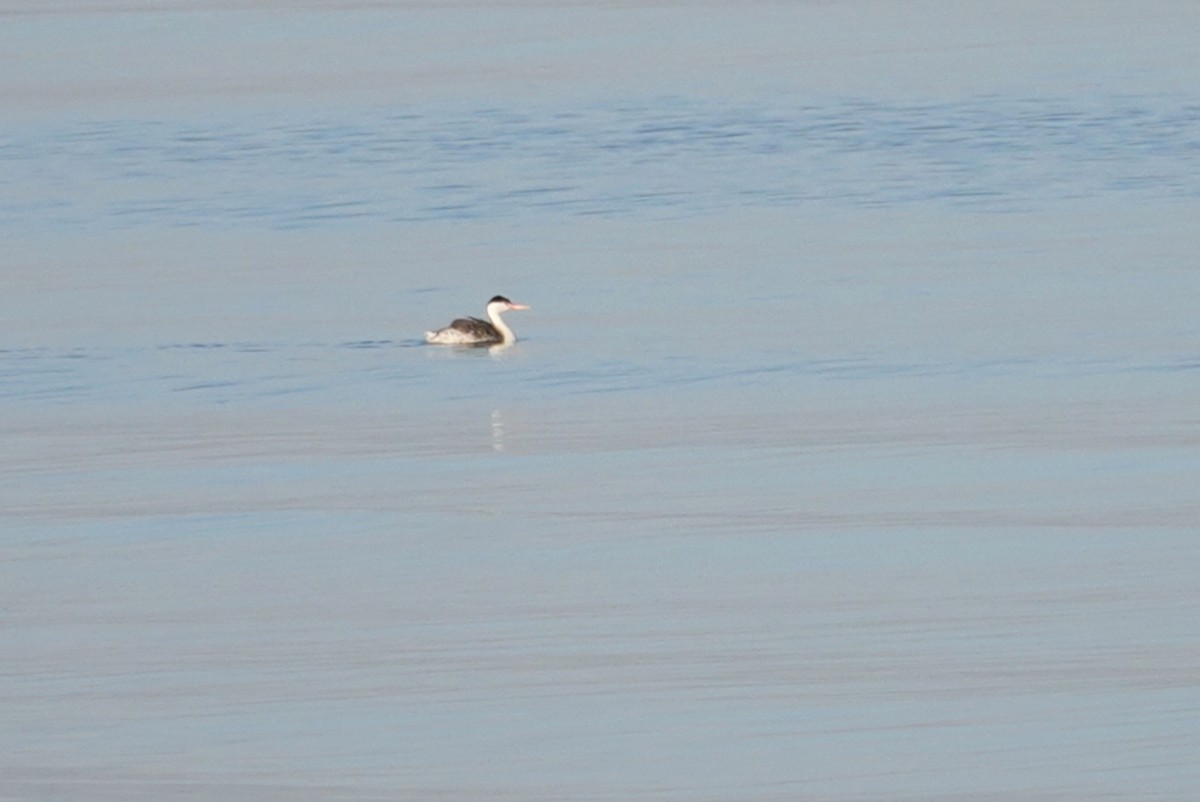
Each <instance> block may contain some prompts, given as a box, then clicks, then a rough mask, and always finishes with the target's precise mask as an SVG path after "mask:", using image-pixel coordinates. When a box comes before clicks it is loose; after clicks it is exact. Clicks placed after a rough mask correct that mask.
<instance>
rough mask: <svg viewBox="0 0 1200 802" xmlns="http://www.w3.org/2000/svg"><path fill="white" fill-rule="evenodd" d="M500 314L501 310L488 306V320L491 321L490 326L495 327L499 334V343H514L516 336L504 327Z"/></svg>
mask: <svg viewBox="0 0 1200 802" xmlns="http://www.w3.org/2000/svg"><path fill="white" fill-rule="evenodd" d="M500 312H501V310H500V309H499V308H498V307H495V306H492V305H491V304H488V308H487V316H488V320H490V321H492V325H493V326H495V327H496V331H498V332H500V337H501V338H502V339H501V342H505V343H511V342H516V340H517V335H515V334H513V330H512V329H510V328H509V327H508V326H507V325H505V323H504V321H503V320H502V319H501V318H500Z"/></svg>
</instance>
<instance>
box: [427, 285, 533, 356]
mask: <svg viewBox="0 0 1200 802" xmlns="http://www.w3.org/2000/svg"><path fill="white" fill-rule="evenodd" d="M528 308H529V307H528V306H526V305H525V304H514V303H513V302H512V301H510V300H508V299H507V298H505V297H504V296H503V295H497V296H496V297H495V298H493V299H492V300H490V301H488V304H487V317H488V319H487V320H480V319H479V318H477V317H460V318H459V319H458V320H456V321H454V322H453V323H451V324H450V325H449V326H447V327H446V328H444V329H438V330H437V331H427V332H425V342H427V343H433V344H435V345H496V344H497V343H502V344H504V345H508V344H510V343H514V342H516V341H517V335H515V334H513V331H512V329H510V328H509V327H508V326H507V325H505V323H504V321H503V320H501V319H500V315H501V313H503V312H509V311H512V310H513V309H528ZM489 321H490V322H489Z"/></svg>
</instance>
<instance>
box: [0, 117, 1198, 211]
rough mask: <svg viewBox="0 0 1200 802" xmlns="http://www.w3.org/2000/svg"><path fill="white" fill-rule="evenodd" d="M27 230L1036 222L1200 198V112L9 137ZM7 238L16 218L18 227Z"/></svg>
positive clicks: (6, 206) (328, 124) (12, 178)
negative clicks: (597, 218)
mask: <svg viewBox="0 0 1200 802" xmlns="http://www.w3.org/2000/svg"><path fill="white" fill-rule="evenodd" d="M0 161H3V162H4V163H5V165H6V170H5V174H4V176H3V177H0V212H2V213H3V218H2V219H3V220H4V223H3V224H6V225H8V226H11V227H15V228H22V227H23V228H26V229H28V228H29V227H38V228H42V229H51V230H52V229H55V228H64V227H67V226H72V227H78V226H84V227H94V228H106V227H107V228H133V227H139V226H161V225H167V226H194V225H200V224H209V225H210V224H218V225H260V226H268V227H273V228H296V227H315V226H324V225H330V224H337V223H346V222H351V221H363V220H376V221H401V222H403V221H423V220H438V219H488V218H523V217H530V216H545V215H565V216H584V215H597V214H599V215H609V216H633V215H655V214H663V213H669V214H680V213H695V212H704V211H712V210H719V209H724V208H734V207H744V206H745V205H747V204H758V205H763V206H792V205H805V204H815V205H832V206H847V205H849V206H871V207H879V206H894V205H905V204H922V203H924V204H929V203H935V204H946V205H950V206H962V207H968V208H973V209H980V210H991V211H1006V210H1012V209H1036V208H1039V207H1041V206H1044V205H1046V204H1049V203H1053V202H1056V201H1061V200H1063V199H1069V198H1076V197H1085V196H1094V195H1097V194H1104V193H1125V194H1131V193H1132V194H1147V195H1152V196H1154V197H1158V198H1172V197H1178V198H1195V197H1197V196H1200V103H1198V102H1197V101H1196V100H1195V99H1192V98H1179V97H1105V96H1100V97H1091V98H1084V99H1070V100H1067V99H1062V98H1049V97H1044V98H1036V97H1034V98H1011V97H978V98H968V99H964V100H959V101H955V102H945V103H928V104H896V103H886V102H879V101H875V100H867V99H840V100H830V101H827V102H823V103H813V102H783V101H778V102H775V103H760V104H753V103H745V104H740V105H739V104H720V103H717V102H714V101H708V100H699V99H694V98H657V99H650V100H643V101H638V102H632V101H626V102H621V103H614V104H610V105H602V106H584V107H580V108H575V109H537V108H528V109H517V108H482V109H448V108H442V107H428V108H418V109H412V108H406V109H403V110H399V109H387V108H384V109H365V110H358V111H354V112H349V113H347V114H346V115H345V117H344V118H338V119H330V118H327V117H305V116H303V115H302V114H301V113H299V112H291V113H283V112H276V113H273V114H271V115H267V114H260V115H256V116H246V117H239V118H235V119H229V120H224V121H216V122H209V121H199V120H183V121H161V120H107V121H99V122H78V123H72V124H64V123H58V124H54V125H49V126H39V127H30V126H26V127H20V126H17V127H12V128H9V129H8V130H5V129H3V128H0ZM3 224H0V225H3Z"/></svg>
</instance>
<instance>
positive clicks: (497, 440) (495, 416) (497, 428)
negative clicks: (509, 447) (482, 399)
mask: <svg viewBox="0 0 1200 802" xmlns="http://www.w3.org/2000/svg"><path fill="white" fill-rule="evenodd" d="M503 450H504V414H503V413H502V412H501V411H500V410H498V409H493V410H492V451H496V452H500V451H503Z"/></svg>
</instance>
